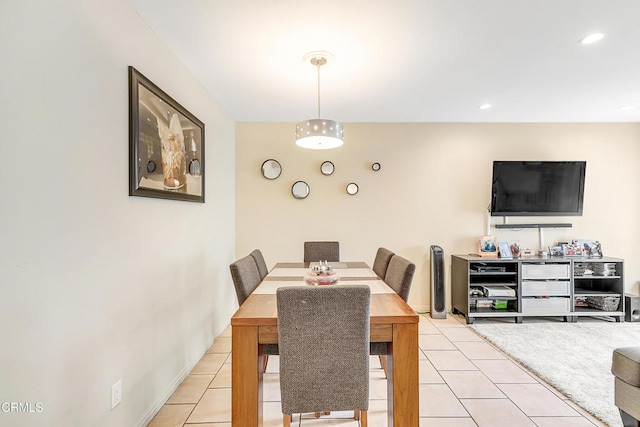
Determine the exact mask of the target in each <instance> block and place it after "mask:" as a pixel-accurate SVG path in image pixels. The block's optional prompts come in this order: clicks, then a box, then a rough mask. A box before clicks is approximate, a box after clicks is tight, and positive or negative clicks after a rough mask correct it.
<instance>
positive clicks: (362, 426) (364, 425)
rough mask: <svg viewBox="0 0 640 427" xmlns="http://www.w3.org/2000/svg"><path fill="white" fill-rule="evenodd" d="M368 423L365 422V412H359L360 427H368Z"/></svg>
mask: <svg viewBox="0 0 640 427" xmlns="http://www.w3.org/2000/svg"><path fill="white" fill-rule="evenodd" d="M368 425H369V421H368V420H367V411H361V412H360V427H368Z"/></svg>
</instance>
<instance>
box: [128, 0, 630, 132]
mask: <svg viewBox="0 0 640 427" xmlns="http://www.w3.org/2000/svg"><path fill="white" fill-rule="evenodd" d="M129 1H130V3H131V4H132V5H133V6H134V8H135V9H136V10H137V11H138V13H140V15H141V16H142V17H143V19H144V20H145V21H146V22H147V23H148V24H149V25H150V26H151V28H153V30H154V31H155V32H156V33H157V34H158V35H159V36H160V38H161V39H162V40H164V42H165V43H166V44H167V45H168V46H169V48H170V49H171V50H172V51H173V52H174V53H175V54H176V55H177V56H178V58H180V60H181V61H182V62H184V64H186V66H187V67H188V68H189V69H190V70H191V71H192V72H193V74H194V75H195V76H196V77H197V78H198V79H199V80H200V81H201V82H202V84H203V85H204V86H205V87H206V88H207V89H208V90H209V91H210V92H211V94H212V96H213V97H214V98H215V99H216V100H217V101H218V102H219V103H220V104H221V105H222V107H223V108H224V109H225V110H226V111H227V112H228V113H229V114H230V115H231V117H232V118H233V119H234V120H235V121H267V122H297V121H302V120H305V119H309V118H315V117H317V98H316V96H317V71H316V68H315V67H313V66H311V65H309V64H305V63H304V62H303V60H302V58H303V56H304V55H305V54H306V53H308V52H310V51H314V50H325V51H329V52H331V53H332V54H333V55H334V56H335V61H334V62H333V63H331V64H330V65H328V66H325V67H323V68H322V69H321V97H322V98H321V107H322V116H323V118H329V119H333V120H339V121H342V122H640V1H638V0H322V1H319V0H317V1H308V0H180V1H176V0H172V1H166V0H163V1H158V0H129ZM593 32H604V33H606V37H605V38H604V39H603V40H602V41H600V42H599V43H596V44H593V45H589V46H584V45H582V44H580V43H579V40H580V39H581V38H582V37H584V36H586V35H588V34H590V33H593ZM132 65H134V66H135V64H132ZM140 71H141V72H142V73H143V74H144V73H145V70H140ZM148 77H150V78H151V79H152V80H153V76H148ZM178 101H180V100H178ZM485 103H488V104H491V105H492V108H490V109H488V110H480V109H479V108H478V107H479V106H480V105H481V104H485ZM627 105H634V106H635V107H634V108H632V109H629V110H625V111H620V110H619V107H622V106H627Z"/></svg>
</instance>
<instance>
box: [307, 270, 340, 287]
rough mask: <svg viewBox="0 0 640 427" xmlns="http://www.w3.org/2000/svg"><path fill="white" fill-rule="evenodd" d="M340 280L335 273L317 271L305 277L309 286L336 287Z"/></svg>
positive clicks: (312, 271)
mask: <svg viewBox="0 0 640 427" xmlns="http://www.w3.org/2000/svg"><path fill="white" fill-rule="evenodd" d="M338 280H340V277H339V276H338V275H337V274H336V272H335V271H331V270H330V271H316V270H311V271H309V272H307V274H305V275H304V282H305V283H306V284H307V285H312V286H322V285H334V284H336V283H337V282H338Z"/></svg>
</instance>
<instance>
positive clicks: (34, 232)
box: [0, 0, 237, 427]
mask: <svg viewBox="0 0 640 427" xmlns="http://www.w3.org/2000/svg"><path fill="white" fill-rule="evenodd" d="M0 21H1V22H2V24H1V25H0V51H1V52H2V66H0V82H2V83H0V99H2V102H0V117H1V119H0V125H1V128H2V131H1V132H2V134H1V135H2V136H1V137H0V162H1V164H0V194H1V200H2V201H1V202H0V203H1V207H2V208H1V209H0V289H1V290H2V292H1V294H0V337H1V343H0V402H19V403H31V404H32V405H34V406H32V408H35V404H36V403H37V402H41V403H42V407H41V408H42V412H33V413H28V412H27V413H12V412H6V411H4V410H3V411H0V425H2V426H21V427H25V426H127V427H129V426H142V425H147V424H148V422H149V421H150V419H151V417H152V416H153V415H154V413H155V412H156V411H157V410H158V409H159V407H160V405H162V404H163V403H164V401H165V400H166V399H167V398H168V397H169V396H170V395H171V392H172V391H173V390H174V389H175V387H176V386H177V385H178V384H179V383H180V381H181V380H182V378H183V377H184V376H185V375H186V374H187V373H188V372H189V371H190V369H191V368H192V367H193V366H194V365H195V364H196V363H197V362H198V360H199V359H200V357H201V356H202V354H203V353H204V352H205V351H206V349H207V348H208V346H209V345H210V344H211V342H212V340H213V338H214V337H215V336H217V335H218V334H219V333H220V332H221V331H222V330H224V328H225V327H226V325H228V323H229V318H230V316H231V315H232V314H233V312H234V310H235V306H236V305H237V303H236V297H235V293H234V290H233V286H232V284H231V280H230V277H229V263H230V262H232V261H233V256H234V239H235V236H234V228H235V222H234V192H235V182H234V155H235V154H234V139H235V135H234V132H235V131H234V123H233V121H232V120H231V119H230V117H229V116H228V115H227V114H226V113H225V112H224V111H223V110H222V109H221V108H220V106H219V105H218V104H217V103H216V102H215V101H214V100H213V99H212V98H211V96H210V95H209V94H208V93H207V92H206V91H205V90H204V88H203V87H202V85H201V84H200V83H198V81H196V79H195V78H194V77H193V76H192V75H191V73H190V72H189V71H188V70H187V69H186V67H185V66H184V65H183V64H181V63H180V62H179V61H177V59H176V58H175V56H174V55H173V54H172V53H171V52H170V51H169V49H168V48H167V47H166V46H165V45H164V44H163V43H162V42H161V41H160V40H159V39H158V37H157V36H156V34H155V33H154V32H153V31H152V30H151V29H150V28H149V27H148V26H147V25H146V24H145V23H144V21H142V19H141V18H140V16H139V15H138V14H137V13H136V12H135V11H134V10H133V9H132V8H131V6H130V4H129V3H128V2H127V1H126V0H112V1H108V2H106V1H101V0H58V1H40V0H24V1H3V2H1V6H0ZM128 65H133V66H135V67H136V68H137V69H138V70H139V71H140V72H142V73H143V74H145V75H146V76H147V77H148V78H149V79H151V80H152V81H153V82H154V83H156V84H157V85H158V86H159V87H161V88H162V89H163V90H165V91H166V92H167V93H169V94H170V95H171V96H172V97H173V98H174V99H176V100H177V101H178V102H180V103H181V104H182V105H183V106H184V107H185V108H187V109H188V110H189V111H190V112H191V113H193V114H194V115H195V116H196V117H198V118H199V119H200V120H202V121H203V122H204V123H205V125H206V162H205V165H206V191H207V194H206V199H207V202H206V203H205V204H201V203H189V202H178V201H170V200H160V199H150V198H142V197H129V196H128V176H129V168H128V152H129V148H128V147H129V143H128V138H129V137H128V82H127V66H128ZM119 379H121V380H122V403H121V404H120V406H118V407H116V408H115V409H114V410H111V385H112V384H114V383H115V382H116V381H117V380H119ZM3 408H6V406H3Z"/></svg>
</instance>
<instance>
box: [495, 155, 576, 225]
mask: <svg viewBox="0 0 640 427" xmlns="http://www.w3.org/2000/svg"><path fill="white" fill-rule="evenodd" d="M586 166H587V163H586V162H583V161H576V162H527V161H495V162H493V181H492V185H491V216H581V215H582V202H583V198H584V176H585V169H586Z"/></svg>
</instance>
